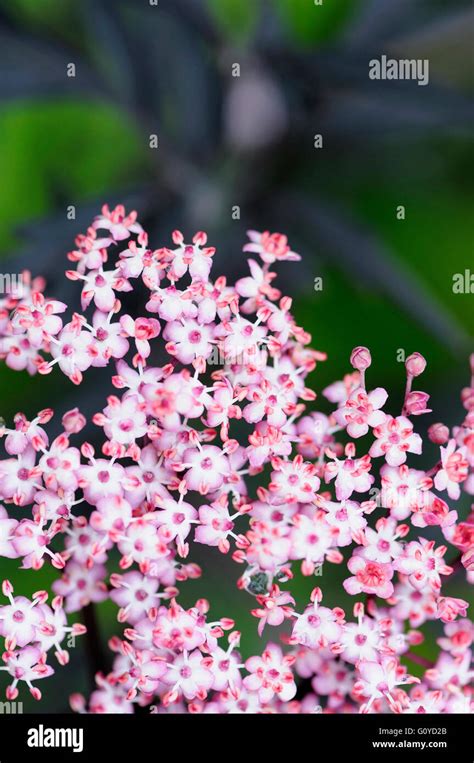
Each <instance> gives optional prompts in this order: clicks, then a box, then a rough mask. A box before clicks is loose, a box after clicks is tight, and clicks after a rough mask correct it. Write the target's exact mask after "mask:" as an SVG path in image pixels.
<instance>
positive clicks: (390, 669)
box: [354, 656, 419, 712]
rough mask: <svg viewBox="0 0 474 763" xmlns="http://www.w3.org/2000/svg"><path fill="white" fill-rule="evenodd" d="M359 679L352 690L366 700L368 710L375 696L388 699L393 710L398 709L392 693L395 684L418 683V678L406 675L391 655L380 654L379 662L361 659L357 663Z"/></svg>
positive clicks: (365, 708) (365, 707)
mask: <svg viewBox="0 0 474 763" xmlns="http://www.w3.org/2000/svg"><path fill="white" fill-rule="evenodd" d="M357 667H358V672H359V675H360V679H359V680H358V681H357V683H356V684H355V686H354V691H355V692H356V693H357V694H360V695H361V696H362V697H364V698H367V699H368V702H367V703H366V704H365V706H364V710H365V712H368V711H369V709H370V707H371V705H372V703H373V702H374V700H376V699H377V698H381V699H386V700H388V702H389V704H390V705H391V706H392V708H393V709H395V710H400V706H399V705H397V702H396V700H395V699H394V698H393V694H394V692H395V690H396V687H397V686H400V685H404V684H410V683H419V679H418V678H414V677H413V676H408V675H407V674H406V671H405V669H404V668H403V667H402V666H401V665H400V664H399V663H398V661H397V660H396V659H394V658H393V657H388V656H382V657H381V658H380V662H371V661H361V662H360V663H359V664H358V666H357Z"/></svg>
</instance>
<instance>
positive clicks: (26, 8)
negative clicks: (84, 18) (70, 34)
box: [0, 0, 77, 36]
mask: <svg viewBox="0 0 474 763" xmlns="http://www.w3.org/2000/svg"><path fill="white" fill-rule="evenodd" d="M0 7H2V8H4V9H5V11H7V12H8V15H9V16H10V17H12V18H15V19H16V20H18V21H21V22H22V23H25V24H27V25H32V26H37V27H43V28H45V29H52V30H54V31H55V32H56V31H59V32H60V33H61V34H62V33H63V32H66V34H67V30H68V29H70V30H71V31H73V29H74V27H73V28H72V29H71V22H72V21H73V20H75V18H76V11H77V4H76V3H75V2H74V0H41V2H38V0H0ZM65 36H66V35H65Z"/></svg>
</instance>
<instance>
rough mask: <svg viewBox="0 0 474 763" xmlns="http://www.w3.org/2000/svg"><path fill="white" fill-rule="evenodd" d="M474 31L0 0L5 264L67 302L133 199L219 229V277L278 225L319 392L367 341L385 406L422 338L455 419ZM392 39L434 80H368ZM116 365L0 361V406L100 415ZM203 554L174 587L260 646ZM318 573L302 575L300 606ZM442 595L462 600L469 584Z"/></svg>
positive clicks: (218, 564)
mask: <svg viewBox="0 0 474 763" xmlns="http://www.w3.org/2000/svg"><path fill="white" fill-rule="evenodd" d="M152 2H153V0H152ZM472 39H473V12H472V9H471V5H470V3H468V2H464V0H451V2H450V3H449V5H447V4H446V2H441V0H429V1H428V0H324V2H323V5H321V6H315V4H314V2H313V0H266V1H265V0H158V3H157V6H154V5H150V3H149V0H80V1H79V2H78V0H41V1H40V2H38V0H0V50H1V54H0V56H1V63H0V136H1V140H0V177H1V183H0V269H1V270H2V272H7V273H13V272H14V273H16V272H19V271H21V270H22V269H23V268H25V267H26V268H28V269H29V270H31V271H32V272H33V273H34V274H42V275H44V276H45V277H46V278H47V280H48V293H50V294H51V295H55V296H56V297H57V298H59V299H62V300H64V301H67V302H68V303H70V304H71V306H75V305H77V304H78V291H77V287H75V285H74V284H71V283H70V282H68V281H66V280H65V279H64V276H63V272H64V270H65V269H66V267H67V260H66V253H67V251H69V250H70V249H71V248H72V246H73V240H74V237H75V235H77V233H79V232H82V231H85V229H86V228H87V226H88V224H89V223H90V221H91V220H92V218H93V216H94V215H95V214H97V213H98V211H99V209H100V206H101V205H102V203H104V202H107V203H109V204H110V205H114V204H115V203H119V202H121V203H124V204H125V205H126V206H127V208H134V209H137V210H138V212H139V215H140V220H141V222H142V223H143V225H144V227H145V228H146V229H147V230H148V231H149V234H150V239H151V243H152V246H154V247H158V246H163V245H166V244H167V243H168V242H169V240H170V233H171V231H172V230H173V229H174V228H180V229H182V230H183V231H184V232H185V233H186V235H187V236H190V235H192V234H193V233H194V232H195V231H196V230H198V229H204V230H206V231H207V232H208V234H209V239H210V243H211V244H212V245H215V246H217V248H218V253H217V255H216V257H215V266H214V267H215V271H214V272H219V273H220V272H222V273H225V274H226V275H227V276H228V277H230V278H232V279H233V278H235V277H239V276H241V275H242V274H243V273H244V271H245V258H244V256H243V255H242V254H241V248H242V245H243V243H244V241H245V231H246V230H247V229H248V228H253V227H255V228H257V229H270V230H272V231H273V230H279V231H282V232H284V233H286V234H287V235H288V236H289V238H290V242H291V244H292V247H293V248H294V249H295V250H296V251H298V252H301V253H302V254H303V257H304V259H303V262H302V263H299V264H295V265H291V266H289V265H283V266H281V267H280V268H279V272H280V275H281V277H280V286H281V285H284V290H285V292H286V293H288V294H290V295H291V296H292V297H293V298H294V311H295V313H296V315H297V318H298V320H299V322H300V323H301V324H302V325H304V326H305V328H307V329H308V330H309V331H310V332H311V333H312V334H313V338H314V346H316V347H317V348H318V349H321V350H324V351H326V352H327V353H328V362H327V363H325V364H320V365H319V366H318V369H317V371H316V372H315V373H314V375H313V378H312V385H313V387H314V389H316V391H318V392H320V391H321V390H322V389H323V388H324V387H325V386H326V385H327V384H328V383H330V382H331V381H333V380H335V379H337V378H340V377H341V376H342V374H343V373H344V372H346V371H347V369H348V357H349V354H350V351H351V349H352V347H353V346H355V345H357V344H364V345H367V346H368V347H370V348H371V350H372V355H373V366H372V368H371V369H370V372H369V380H370V384H371V385H373V386H376V385H381V386H386V388H387V389H388V390H389V392H390V401H389V403H390V410H391V411H392V412H394V413H396V412H397V411H399V407H400V403H401V399H402V395H403V385H404V369H403V365H402V364H401V363H399V362H397V352H398V350H399V349H403V350H405V352H406V354H407V355H408V354H409V353H411V352H413V351H415V350H418V351H420V352H422V353H423V354H424V355H425V356H426V358H427V360H428V363H429V365H428V369H427V371H426V373H425V374H424V376H423V377H422V379H421V380H420V381H422V384H419V385H418V386H421V387H422V389H424V390H426V391H428V392H430V393H431V395H432V399H431V403H432V407H433V408H434V409H435V413H434V414H432V415H431V416H428V417H424V421H423V422H417V423H418V424H419V431H422V432H423V431H424V430H425V429H426V427H427V426H428V425H429V424H430V423H432V422H433V421H434V420H443V421H445V422H446V423H450V424H452V423H455V422H457V421H459V420H460V419H461V418H462V415H463V411H462V408H461V406H460V403H459V390H460V388H461V387H462V386H465V385H466V384H467V382H468V373H469V372H468V355H469V352H470V351H472V349H473V342H472V336H473V327H474V320H473V318H474V295H473V294H470V293H466V294H454V293H453V290H452V286H453V275H454V274H455V273H463V272H464V271H465V270H466V269H469V268H472V271H473V272H474V258H473V216H472V214H473V195H474V194H473V180H472V179H473V172H472V170H473V166H472V165H473V156H474V154H473V145H472V138H473V133H472V119H473V104H472V93H473V90H474V66H473V58H472ZM382 54H386V55H388V56H391V55H393V56H395V57H399V58H400V57H402V58H403V57H405V58H423V59H424V58H429V60H430V84H429V85H428V86H427V87H421V86H419V85H417V83H416V82H401V81H380V82H377V81H371V80H370V79H369V77H368V62H369V60H370V59H371V58H374V57H380V55H382ZM71 63H73V64H74V65H75V68H76V76H75V77H68V76H67V74H66V73H67V67H68V64H71ZM236 63H238V64H239V65H240V77H233V76H232V67H233V64H236ZM152 134H156V135H157V136H158V141H159V143H158V149H152V148H150V144H149V141H150V135H152ZM316 134H321V135H322V136H323V148H319V149H317V148H315V147H314V136H315V135H316ZM71 205H73V206H74V207H75V210H76V216H75V219H73V220H71V219H68V216H67V208H68V207H69V206H71ZM399 205H403V206H404V207H405V210H406V216H405V220H399V219H397V207H398V206H399ZM235 206H238V207H240V219H234V218H235V215H233V214H232V210H233V207H235ZM317 277H322V279H323V290H322V291H315V290H314V279H315V278H317ZM105 377H106V374H104V373H101V372H98V373H97V374H93V373H91V374H88V375H86V381H85V383H84V384H83V385H82V386H81V387H80V388H79V389H77V388H75V387H73V386H72V384H71V383H70V382H68V381H67V380H65V379H64V378H63V377H62V376H61V375H60V374H52V375H51V376H49V377H37V378H30V377H28V375H27V374H25V373H22V374H18V373H13V372H11V371H9V370H8V369H6V368H5V367H4V366H1V367H0V414H1V416H2V417H3V418H5V419H6V420H7V421H8V420H9V419H11V416H12V415H13V414H14V413H15V412H16V411H18V410H22V411H24V412H25V413H26V414H27V415H30V414H34V413H35V412H36V411H37V410H39V409H41V408H42V407H45V406H50V405H52V406H54V408H55V409H56V410H57V412H58V413H59V414H62V413H63V412H64V411H65V410H67V409H68V408H71V407H73V406H75V405H79V406H80V407H81V409H82V410H83V411H84V412H85V413H86V414H89V415H90V414H92V413H94V412H95V411H97V410H100V409H101V408H102V407H103V406H102V401H103V400H104V398H105V396H106V395H107V394H108V393H109V386H108V382H107V379H106V378H105ZM322 409H323V410H327V408H325V406H324V403H322ZM93 437H94V433H93V431H92V430H91V434H90V438H93ZM433 458H434V455H433V453H431V454H427V462H428V461H432V460H433ZM467 508H468V503H467V501H465V502H464V503H463V505H462V507H461V513H465V512H466V511H467ZM452 552H453V549H451V551H450V554H451V555H453V554H452ZM192 559H193V560H195V561H198V562H199V563H200V564H201V565H202V567H203V571H204V577H203V579H202V580H201V581H195V582H191V583H187V584H185V585H184V586H183V593H182V601H183V603H185V604H189V605H190V604H192V603H193V602H194V601H195V599H196V598H197V597H198V596H206V597H208V598H210V599H211V600H212V611H213V613H215V614H216V615H229V616H233V617H235V618H236V621H237V627H238V628H239V629H240V630H242V631H243V632H244V633H245V634H246V635H245V638H244V639H243V644H242V651H243V653H244V655H245V656H248V655H249V654H250V653H252V652H253V651H254V650H255V649H259V648H260V645H259V643H258V637H257V634H256V624H257V622H256V620H255V619H254V618H252V617H251V616H250V614H249V610H250V608H251V606H253V604H254V602H253V601H252V599H251V598H250V597H249V595H248V594H246V593H241V592H238V591H237V590H236V589H235V581H236V579H237V576H238V574H239V573H240V572H241V570H240V568H238V567H237V566H236V565H234V564H233V563H231V562H230V561H229V560H227V559H225V558H223V557H222V556H221V555H220V554H219V553H218V552H217V551H216V552H215V553H213V552H212V551H211V550H209V549H204V551H200V550H199V548H198V547H194V550H193V553H192ZM16 567H17V565H16V563H4V560H2V577H7V576H8V577H10V579H12V581H13V583H14V585H15V587H16V588H17V592H18V593H23V594H29V593H31V592H32V591H34V590H38V589H40V588H43V587H48V586H49V585H50V583H51V580H52V579H53V578H54V576H55V574H56V573H55V572H54V571H53V572H52V570H51V568H50V567H47V566H46V567H45V568H44V569H43V570H42V571H40V572H39V573H33V572H31V571H19V570H17V569H16ZM345 576H346V575H345V571H344V569H343V568H336V567H331V566H330V565H326V567H325V568H324V570H323V577H322V578H320V579H318V580H319V582H320V583H321V585H322V586H323V589H324V591H325V603H328V604H329V605H330V606H333V605H335V604H336V603H337V604H339V605H341V603H342V605H343V606H344V604H346V606H347V605H348V599H347V597H345V596H344V594H343V592H342V593H341V590H342V589H341V580H342V579H343V578H344V577H345ZM313 585H314V579H310V580H308V579H306V580H304V579H302V578H300V577H298V581H297V586H296V591H297V598H298V603H299V605H300V607H301V606H302V605H303V603H304V602H305V601H306V600H307V597H308V594H309V591H310V590H311V588H312V587H313ZM448 588H449V590H450V592H451V593H453V592H454V593H455V594H456V595H460V596H463V597H464V598H468V597H469V592H468V591H467V590H466V588H465V587H464V586H463V585H462V584H460V583H459V582H456V581H454V582H452V583H450V584H449V586H448ZM347 611H350V607H349V606H347ZM97 618H98V626H99V629H100V632H101V634H102V636H101V643H99V647H100V648H101V647H102V646H104V645H105V644H106V639H107V637H109V636H110V635H111V634H112V633H113V632H116V631H117V626H116V623H115V607H114V606H112V605H110V606H109V604H105V605H101V606H100V611H99V613H98V614H97ZM425 631H426V633H427V634H428V637H427V640H426V642H425V644H423V645H422V646H421V647H419V648H418V653H419V654H421V655H423V656H425V657H428V658H429V657H430V656H432V655H433V654H434V652H435V649H436V645H435V637H436V631H435V629H431V626H427V627H425ZM273 635H274V634H273V633H268V634H267V637H270V636H273ZM97 646H98V645H97V644H96V648H95V650H93V651H88V649H87V647H86V646H85V641H84V640H82V642H81V640H78V646H77V647H76V648H75V649H74V650H72V652H71V667H70V668H69V669H67V668H66V669H59V670H58V671H57V673H56V675H55V676H54V678H53V679H49V680H48V686H45V687H44V689H45V699H44V700H43V702H42V703H41V705H39V706H38V705H35V708H34V709H35V710H40V711H43V712H58V711H63V710H66V709H67V697H68V695H69V693H70V692H71V691H73V690H75V691H77V690H83V691H85V692H86V693H87V692H88V691H89V690H90V686H91V675H92V674H93V671H94V669H95V668H96V667H97V666H98V661H100V659H101V657H100V654H98V651H100V649H99V650H98V649H97ZM410 669H411V670H412V671H413V672H415V673H416V671H417V668H416V666H413V665H410ZM29 709H32V701H31V702H30V701H29V700H28V698H25V710H29Z"/></svg>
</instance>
